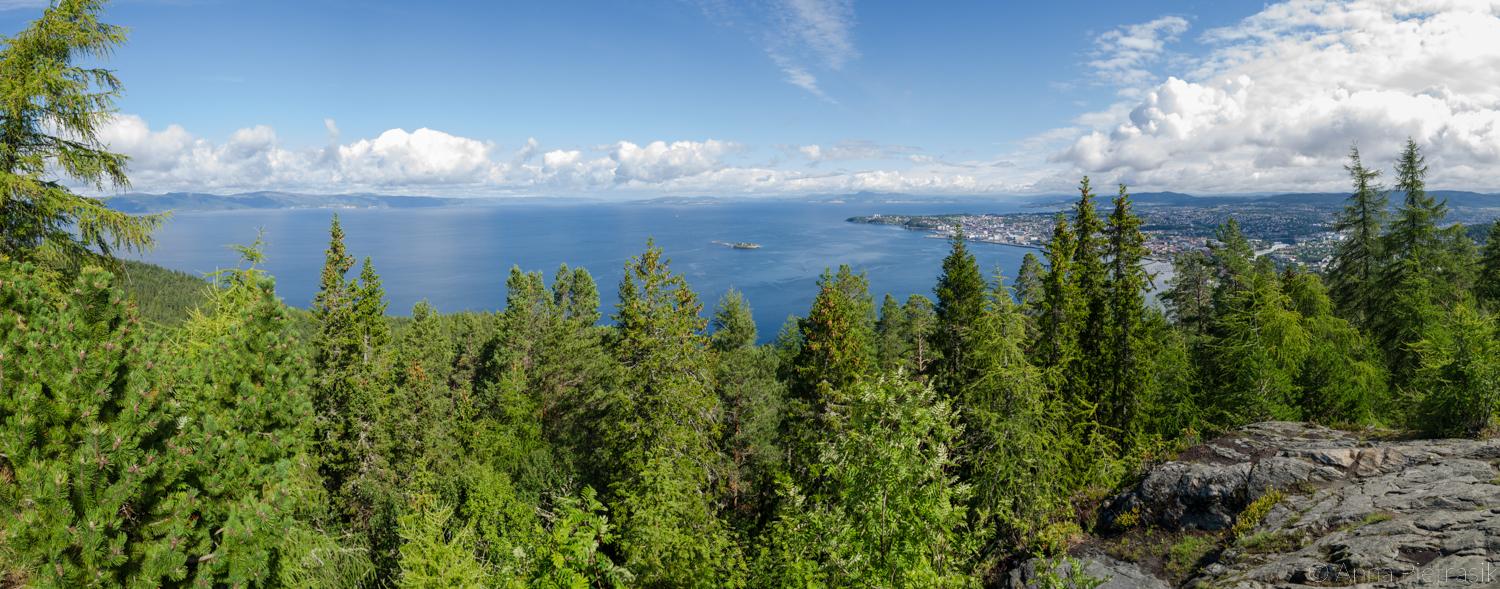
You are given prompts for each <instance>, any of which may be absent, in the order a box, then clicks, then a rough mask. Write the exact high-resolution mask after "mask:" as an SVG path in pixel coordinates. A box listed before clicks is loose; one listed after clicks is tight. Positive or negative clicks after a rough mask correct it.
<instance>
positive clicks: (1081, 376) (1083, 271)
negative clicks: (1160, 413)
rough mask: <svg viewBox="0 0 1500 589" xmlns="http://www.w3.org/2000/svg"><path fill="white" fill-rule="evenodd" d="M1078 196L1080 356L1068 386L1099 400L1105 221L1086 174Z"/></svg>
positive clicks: (1075, 260)
mask: <svg viewBox="0 0 1500 589" xmlns="http://www.w3.org/2000/svg"><path fill="white" fill-rule="evenodd" d="M1078 192H1079V198H1078V202H1077V204H1075V205H1074V207H1073V232H1074V234H1075V237H1074V248H1073V256H1072V264H1071V265H1070V268H1071V271H1070V274H1069V279H1070V280H1072V281H1073V283H1074V285H1075V288H1076V291H1077V295H1078V305H1079V307H1078V316H1077V318H1076V321H1077V323H1078V325H1077V329H1078V333H1077V338H1078V356H1077V357H1076V358H1075V359H1074V361H1073V362H1072V363H1071V364H1070V365H1069V368H1068V370H1067V378H1068V387H1069V388H1070V389H1071V390H1072V391H1073V393H1074V394H1077V395H1079V396H1081V397H1082V398H1084V399H1088V400H1089V401H1090V402H1093V403H1099V402H1101V401H1102V400H1103V395H1104V394H1105V391H1103V390H1102V386H1103V383H1102V381H1101V376H1102V373H1103V372H1104V370H1105V369H1106V367H1105V366H1104V365H1103V362H1104V350H1105V349H1106V347H1107V345H1108V344H1107V340H1108V338H1109V336H1108V334H1107V333H1106V331H1107V328H1106V323H1107V321H1108V318H1107V315H1108V313H1109V310H1108V298H1109V293H1108V292H1107V283H1108V281H1109V277H1108V271H1107V269H1106V267H1105V260H1104V256H1105V249H1106V247H1107V244H1106V241H1105V235H1104V222H1103V220H1101V219H1100V218H1099V213H1098V210H1097V208H1096V207H1095V205H1094V192H1093V188H1092V187H1091V186H1090V185H1089V179H1088V177H1087V176H1085V177H1084V178H1083V181H1082V182H1080V183H1079V185H1078Z"/></svg>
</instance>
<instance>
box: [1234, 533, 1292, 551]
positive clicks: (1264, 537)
mask: <svg viewBox="0 0 1500 589" xmlns="http://www.w3.org/2000/svg"><path fill="white" fill-rule="evenodd" d="M1305 542H1306V538H1305V537H1304V536H1303V535H1302V534H1301V533H1298V532H1256V533H1254V534H1251V535H1250V536H1249V537H1247V538H1245V539H1243V540H1240V548H1242V549H1243V550H1244V551H1245V552H1247V553H1250V554H1269V553H1276V552H1292V551H1294V550H1297V549H1299V548H1302V547H1303V546H1304V545H1305Z"/></svg>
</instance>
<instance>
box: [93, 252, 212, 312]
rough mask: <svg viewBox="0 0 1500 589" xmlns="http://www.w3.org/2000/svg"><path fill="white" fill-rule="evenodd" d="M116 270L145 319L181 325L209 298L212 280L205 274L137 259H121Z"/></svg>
mask: <svg viewBox="0 0 1500 589" xmlns="http://www.w3.org/2000/svg"><path fill="white" fill-rule="evenodd" d="M114 271H115V275H116V276H117V277H118V278H119V280H118V284H119V285H120V288H121V290H124V291H125V294H126V295H128V296H129V297H130V298H131V300H133V301H134V302H135V307H136V312H137V313H139V314H140V317H141V321H145V322H148V323H156V324H159V325H167V326H177V325H180V324H182V322H184V321H187V320H188V317H189V315H190V314H191V313H192V311H193V310H194V309H197V308H198V307H201V306H203V304H204V303H205V302H207V300H208V293H209V290H208V287H209V283H208V281H207V280H204V279H203V278H202V277H201V276H194V275H192V274H188V273H186V272H178V271H176V270H168V269H166V268H163V267H161V266H154V265H151V264H146V263H143V262H136V261H134V260H120V264H119V266H118V267H116V268H115V269H114Z"/></svg>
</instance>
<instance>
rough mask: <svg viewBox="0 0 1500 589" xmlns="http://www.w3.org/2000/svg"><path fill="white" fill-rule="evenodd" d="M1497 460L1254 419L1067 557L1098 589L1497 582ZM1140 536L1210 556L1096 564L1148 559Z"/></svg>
mask: <svg viewBox="0 0 1500 589" xmlns="http://www.w3.org/2000/svg"><path fill="white" fill-rule="evenodd" d="M1497 464H1500V439H1496V440H1370V439H1364V438H1362V437H1361V436H1359V435H1357V434H1354V433H1349V432H1343V431H1338V430H1332V429H1328V428H1324V427H1319V426H1314V425H1307V424H1300V423H1284V422H1268V423H1259V424H1254V425H1250V426H1247V427H1245V428H1242V429H1240V430H1238V431H1236V432H1234V433H1231V434H1229V435H1226V436H1223V437H1221V438H1218V439H1215V440H1213V441H1211V442H1208V443H1206V444H1203V445H1200V446H1197V447H1194V448H1192V449H1190V450H1188V451H1186V452H1184V453H1183V454H1182V455H1181V456H1179V457H1178V459H1177V460H1175V461H1172V462H1167V463H1165V464H1161V465H1159V466H1156V467H1154V468H1152V469H1150V470H1149V471H1148V472H1147V473H1146V474H1145V476H1144V477H1143V478H1142V479H1141V481H1140V482H1139V483H1137V484H1135V485H1134V486H1132V487H1131V488H1129V489H1128V490H1126V491H1125V492H1123V493H1121V494H1120V495H1118V496H1116V497H1114V498H1113V499H1111V500H1110V501H1108V502H1106V504H1105V505H1104V506H1103V507H1102V508H1101V510H1100V525H1099V526H1098V530H1100V532H1101V537H1100V538H1097V539H1095V540H1093V541H1090V542H1089V543H1086V544H1085V545H1083V546H1080V547H1079V548H1078V549H1077V550H1076V551H1075V555H1074V556H1075V558H1077V559H1078V560H1079V561H1080V562H1081V568H1082V569H1083V570H1084V571H1085V572H1086V573H1087V574H1088V575H1089V576H1092V577H1095V578H1100V579H1104V578H1105V577H1102V576H1100V575H1096V574H1094V572H1099V573H1102V574H1107V575H1110V581H1111V583H1113V584H1108V585H1103V586H1105V587H1160V586H1163V585H1165V586H1172V585H1174V584H1177V585H1180V586H1184V587H1253V588H1259V587H1265V588H1270V587H1278V588H1281V587H1327V586H1358V587H1372V588H1373V587H1500V471H1497V469H1496V465H1497ZM1268 494H1269V496H1268ZM1257 499H1261V501H1257ZM1252 503H1254V504H1255V506H1256V508H1255V509H1250V510H1249V511H1247V507H1249V506H1251V505H1252ZM1141 530H1150V531H1149V532H1142V531H1141ZM1111 538H1114V540H1112V539H1111ZM1141 538H1167V539H1168V540H1163V541H1161V542H1162V545H1161V546H1159V548H1160V549H1161V550H1157V551H1156V552H1158V553H1160V552H1161V551H1163V550H1170V548H1171V546H1170V544H1168V543H1169V542H1171V541H1172V540H1171V539H1174V538H1175V539H1177V540H1181V539H1183V538H1188V539H1194V540H1198V541H1201V542H1203V543H1204V544H1205V545H1207V544H1208V543H1209V542H1212V543H1213V544H1212V546H1213V549H1212V551H1211V552H1209V553H1207V554H1206V555H1205V556H1204V557H1203V558H1202V559H1201V560H1198V561H1194V562H1192V563H1191V564H1192V566H1191V567H1190V568H1189V569H1188V570H1182V567H1178V569H1177V570H1175V571H1171V572H1169V571H1165V570H1162V569H1163V567H1161V566H1159V565H1158V566H1153V565H1150V564H1148V563H1145V562H1144V561H1146V560H1149V559H1145V558H1143V559H1141V560H1142V561H1143V562H1142V563H1139V564H1138V566H1136V567H1130V566H1129V565H1130V563H1121V562H1119V560H1120V559H1118V558H1115V557H1110V556H1106V554H1109V553H1110V552H1111V550H1113V551H1114V552H1115V553H1119V552H1122V550H1120V546H1121V545H1122V544H1130V542H1135V544H1134V550H1135V551H1136V552H1134V553H1135V554H1149V553H1150V552H1151V551H1150V550H1149V549H1148V550H1142V549H1140V547H1139V546H1140V543H1141V540H1140V539H1141ZM1127 552H1128V551H1127ZM1173 553H1174V554H1175V551H1173ZM1117 556H1118V554H1117ZM1126 560H1129V559H1126ZM1158 562H1160V561H1159V560H1158ZM1028 566H1031V567H1032V568H1033V569H1034V568H1035V566H1036V565H1035V564H1030V565H1028ZM1023 568H1024V567H1023ZM1119 570H1123V571H1125V574H1124V575H1119V574H1113V573H1111V571H1119ZM1140 571H1146V572H1148V573H1150V574H1152V575H1155V576H1154V577H1148V578H1146V579H1140V578H1137V577H1136V574H1137V573H1138V572H1140ZM1115 578H1119V579H1120V580H1121V582H1123V583H1125V584H1120V583H1118V582H1115V581H1113V579H1115ZM1008 580H1009V581H1010V582H1011V583H1012V584H1013V585H1015V586H1025V585H1026V584H1027V583H1026V578H1025V577H1024V575H1020V574H1013V575H1012V576H1011V577H1010V578H1009V579H1008ZM1158 582H1160V583H1162V584H1156V583H1158Z"/></svg>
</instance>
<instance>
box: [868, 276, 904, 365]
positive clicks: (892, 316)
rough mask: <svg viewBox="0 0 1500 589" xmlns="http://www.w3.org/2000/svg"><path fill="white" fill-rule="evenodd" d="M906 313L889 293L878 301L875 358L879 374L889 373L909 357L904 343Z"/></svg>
mask: <svg viewBox="0 0 1500 589" xmlns="http://www.w3.org/2000/svg"><path fill="white" fill-rule="evenodd" d="M906 332H907V321H906V312H905V311H904V310H902V309H901V303H899V302H897V301H896V297H893V296H891V294H890V293H886V294H885V298H884V299H881V301H880V318H879V319H878V320H876V321H875V338H876V344H875V356H876V358H877V359H878V364H879V366H880V370H881V372H891V371H894V370H897V369H898V368H901V367H902V366H904V365H905V364H906V361H907V358H909V357H910V355H911V350H909V349H908V348H909V346H908V343H907V341H906V337H905V336H906Z"/></svg>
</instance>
